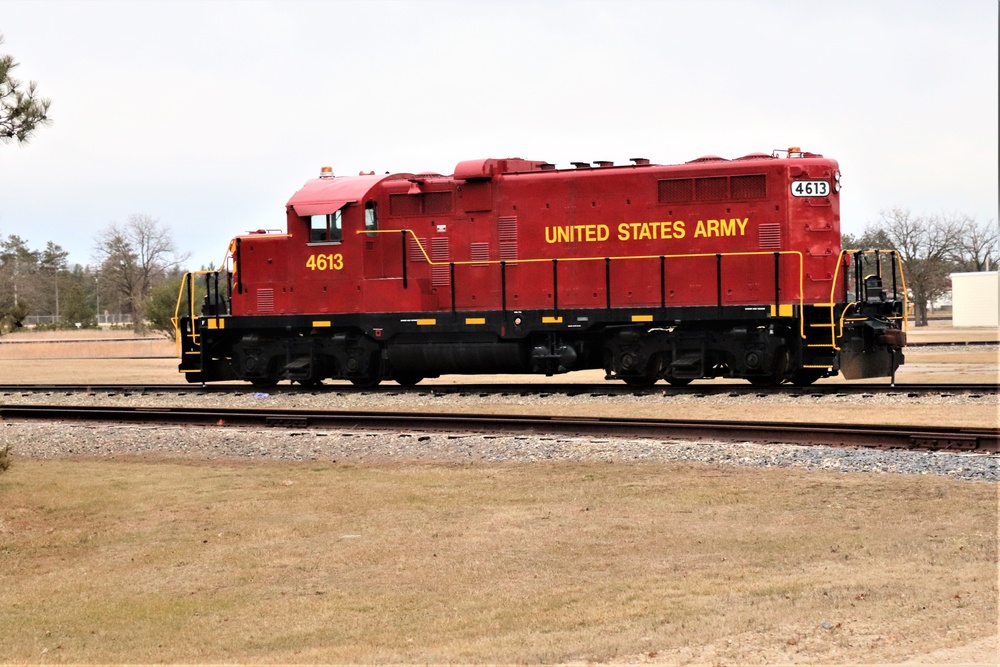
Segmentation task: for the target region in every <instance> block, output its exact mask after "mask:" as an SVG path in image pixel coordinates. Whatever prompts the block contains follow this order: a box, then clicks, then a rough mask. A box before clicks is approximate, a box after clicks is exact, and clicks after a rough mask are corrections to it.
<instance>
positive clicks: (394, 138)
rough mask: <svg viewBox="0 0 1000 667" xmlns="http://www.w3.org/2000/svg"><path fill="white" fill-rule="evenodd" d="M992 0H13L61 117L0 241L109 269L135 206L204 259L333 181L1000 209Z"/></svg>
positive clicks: (27, 163) (18, 166)
mask: <svg viewBox="0 0 1000 667" xmlns="http://www.w3.org/2000/svg"><path fill="white" fill-rule="evenodd" d="M997 32H998V3H997V1H996V0H950V1H947V0H936V1H932V0H899V1H895V0H893V1H890V0H858V1H853V0H808V1H803V0H798V1H784V0H769V1H768V0H692V1H688V0H646V1H633V0H608V1H603V0H597V1H593V2H584V1H575V2H573V1H556V0H550V1H542V0H538V1H534V2H529V1H526V0H525V1H517V0H500V1H493V0H455V1H452V2H445V1H440V2H431V1H421V0H408V1H402V2H395V1H390V0H381V1H380V0H370V1H368V2H352V1H348V0H334V1H327V2H320V1H318V0H316V1H312V2H290V1H277V2H265V1H260V2H255V1H250V0H243V1H236V0H230V1H228V2H223V1H216V2H208V1H201V2H194V1H183V0H171V1H168V2H158V1H154V0H127V1H125V2H88V1H85V0H71V1H61V2H60V1H55V0H49V1H46V0H28V1H25V0H0V33H2V34H3V35H4V38H5V40H4V44H3V45H0V53H9V54H11V55H13V56H14V58H15V60H16V61H17V62H19V63H20V67H19V68H18V69H17V70H16V72H15V74H16V76H18V77H19V78H21V79H23V80H34V81H37V83H38V90H39V92H40V93H41V94H42V96H44V97H48V98H50V99H51V100H52V108H51V110H50V115H51V117H52V118H53V120H54V122H53V124H52V125H50V126H48V127H44V128H42V129H40V130H39V131H38V132H37V134H36V135H35V137H34V138H33V139H32V140H31V141H30V142H29V143H28V144H26V145H25V146H21V147H19V146H17V145H16V144H5V145H0V235H2V236H9V235H12V234H16V235H18V236H21V237H22V238H24V239H26V240H27V241H28V244H29V246H30V247H31V248H32V249H35V250H41V249H43V248H44V246H45V243H46V242H47V241H52V242H54V243H57V244H59V245H61V246H62V247H63V248H64V249H65V250H68V251H69V253H70V257H69V259H70V262H71V263H80V264H88V263H92V261H93V260H92V256H93V248H94V245H95V238H96V237H97V236H98V234H99V232H100V231H101V230H103V229H104V228H106V227H107V225H108V223H110V222H118V223H124V222H125V220H126V219H127V218H128V216H129V215H130V214H133V213H141V214H145V215H149V216H152V217H154V218H158V219H159V220H160V221H161V222H162V223H163V224H165V225H166V226H167V227H168V228H169V229H170V231H171V233H172V235H173V238H174V240H175V241H176V243H177V245H178V247H179V249H180V250H181V251H184V252H190V253H191V259H190V262H189V268H198V267H199V266H201V265H209V264H217V263H218V262H219V261H220V260H221V259H222V257H223V255H224V253H225V249H226V245H227V242H228V240H229V238H230V237H232V236H233V235H234V234H237V233H241V232H244V231H246V230H251V229H258V228H271V229H284V226H285V217H284V204H285V202H286V201H287V200H288V198H289V197H290V196H291V195H292V193H293V192H294V191H295V190H297V189H298V188H299V187H300V186H301V185H302V184H303V183H304V182H305V181H306V180H307V179H310V178H314V177H315V176H316V175H317V174H318V172H319V168H320V167H321V166H323V165H331V166H332V167H333V168H334V172H335V173H337V174H340V175H351V174H357V173H358V171H360V170H365V171H368V170H374V171H375V172H377V173H382V172H385V171H389V172H421V171H437V172H440V173H444V174H450V173H452V171H453V170H454V167H455V164H456V163H457V162H459V161H461V160H466V159H473V158H485V157H498V158H499V157H523V158H528V159H534V160H547V161H549V162H554V163H556V164H558V165H559V166H561V167H568V166H569V163H570V162H571V161H594V160H614V161H615V162H616V163H627V161H628V159H629V158H631V157H645V158H649V159H651V160H652V161H653V162H657V163H662V164H671V163H679V162H684V161H687V160H690V159H693V158H696V157H699V156H701V155H706V154H714V155H721V156H722V157H728V158H734V157H739V156H741V155H745V154H746V153H750V152H756V151H763V152H770V151H771V150H773V149H776V148H781V149H784V148H787V147H788V146H801V147H802V148H803V149H805V150H809V151H813V152H817V153H822V154H824V155H825V156H827V157H832V158H834V159H837V160H839V161H840V166H841V171H842V172H843V174H844V190H843V192H842V199H841V214H842V227H843V229H844V231H847V232H851V233H859V232H860V231H861V230H862V228H863V227H864V225H865V224H866V223H868V222H874V221H875V220H876V219H877V217H878V212H879V211H880V210H883V209H888V208H890V207H893V206H901V207H906V208H909V209H911V211H912V212H913V213H914V214H917V215H922V214H934V213H946V214H947V213H966V214H969V215H972V216H974V217H975V218H976V219H977V220H980V221H985V220H996V219H997V181H998V174H997V163H998V148H997V146H998V136H997V87H998V85H997V61H998V56H997V52H998V45H997Z"/></svg>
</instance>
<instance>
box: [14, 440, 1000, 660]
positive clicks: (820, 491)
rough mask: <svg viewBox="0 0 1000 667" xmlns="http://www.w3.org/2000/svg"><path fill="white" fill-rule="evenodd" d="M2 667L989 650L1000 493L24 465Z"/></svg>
mask: <svg viewBox="0 0 1000 667" xmlns="http://www.w3.org/2000/svg"><path fill="white" fill-rule="evenodd" d="M0 507H2V508H3V510H2V517H3V519H2V523H0V553H2V556H3V568H2V571H0V587H2V590H3V591H4V599H5V603H4V604H3V605H0V627H2V628H4V630H3V659H4V662H18V663H20V662H36V661H39V660H41V661H43V662H73V663H108V662H116V663H117V662H138V663H149V662H166V663H176V662H199V663H202V662H212V663H218V662H240V663H257V662H266V663H296V662H298V663H408V664H410V663H498V662H502V663H522V664H524V663H566V662H576V661H585V662H621V661H635V660H639V659H643V660H646V661H654V662H674V661H679V660H687V659H691V660H699V659H700V658H705V657H706V656H707V658H708V661H709V662H724V663H726V664H742V663H747V662H753V663H758V664H760V663H766V664H773V663H780V662H791V661H794V662H811V663H814V664H815V663H822V664H856V663H862V662H864V663H868V662H893V661H899V660H903V659H905V658H909V657H912V656H914V655H920V654H921V653H923V652H926V651H930V650H934V649H939V648H942V647H948V646H961V645H964V644H966V643H969V642H972V641H975V640H978V639H981V638H983V637H988V636H991V635H995V633H996V618H997V606H996V601H997V581H996V555H997V543H996V526H997V506H996V489H995V487H994V486H992V485H988V484H981V483H980V484H977V483H960V482H954V481H947V480H941V479H922V478H915V477H904V476H875V475H839V474H827V473H809V474H807V475H804V474H802V473H799V472H792V471H788V470H733V469H726V470H722V469H715V468H712V467H708V466H657V465H609V464H606V463H600V464H558V465H557V464H534V465H490V466H486V465H473V466H444V465H418V464H414V465H378V466H375V465H372V466H365V465H338V464H334V463H310V464H283V463H276V462H268V463H266V464H260V463H246V462H237V461H211V462H182V461H177V460H169V461H168V460H139V459H126V460H103V461H93V460H69V461H67V460H57V461H17V462H16V463H15V465H14V466H13V467H12V468H11V469H10V470H9V471H8V472H6V473H4V474H2V475H0Z"/></svg>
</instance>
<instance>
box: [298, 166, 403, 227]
mask: <svg viewBox="0 0 1000 667" xmlns="http://www.w3.org/2000/svg"><path fill="white" fill-rule="evenodd" d="M387 178H393V177H392V176H390V175H388V174H382V175H380V176H375V175H366V176H350V177H341V178H314V179H313V180H311V181H307V182H306V184H305V185H304V186H302V188H301V189H300V190H299V191H298V192H296V193H295V194H294V195H292V198H291V199H289V200H288V203H287V204H285V206H286V207H288V208H291V209H293V210H294V211H295V213H296V215H300V216H303V217H308V216H310V215H323V214H325V213H333V212H334V211H338V210H340V209H341V208H343V207H344V206H346V205H347V204H355V203H357V202H358V201H361V200H362V199H364V197H365V195H367V194H368V191H369V190H371V189H372V188H373V187H374V186H375V185H377V184H378V183H379V182H381V181H383V180H385V179H387Z"/></svg>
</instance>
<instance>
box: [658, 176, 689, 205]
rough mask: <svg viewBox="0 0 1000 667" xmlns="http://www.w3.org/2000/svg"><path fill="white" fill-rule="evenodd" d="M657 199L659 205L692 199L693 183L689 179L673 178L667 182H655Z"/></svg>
mask: <svg viewBox="0 0 1000 667" xmlns="http://www.w3.org/2000/svg"><path fill="white" fill-rule="evenodd" d="M656 191H657V199H658V200H659V202H660V203H661V204H669V203H672V202H679V201H691V200H692V199H694V181H692V180H691V179H690V178H675V179H671V180H669V181H657V183H656Z"/></svg>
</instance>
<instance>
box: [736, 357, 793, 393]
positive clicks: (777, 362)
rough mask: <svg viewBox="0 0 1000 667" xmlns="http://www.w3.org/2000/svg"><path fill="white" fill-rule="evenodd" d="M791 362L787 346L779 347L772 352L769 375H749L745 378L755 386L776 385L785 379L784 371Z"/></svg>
mask: <svg viewBox="0 0 1000 667" xmlns="http://www.w3.org/2000/svg"><path fill="white" fill-rule="evenodd" d="M790 363H791V355H790V354H789V352H788V348H787V347H779V348H778V349H777V350H776V351H775V353H774V363H773V364H772V365H771V373H770V374H769V375H756V376H750V377H748V378H747V380H749V381H750V384H752V385H753V386H755V387H777V386H778V385H779V384H781V383H782V382H784V381H785V373H786V372H787V371H788V366H789V364H790Z"/></svg>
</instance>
